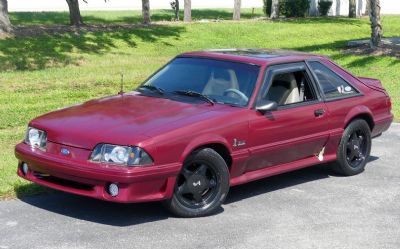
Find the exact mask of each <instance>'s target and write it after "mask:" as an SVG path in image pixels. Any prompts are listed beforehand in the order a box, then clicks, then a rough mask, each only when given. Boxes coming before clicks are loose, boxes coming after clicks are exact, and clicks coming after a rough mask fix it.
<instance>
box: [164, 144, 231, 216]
mask: <svg viewBox="0 0 400 249" xmlns="http://www.w3.org/2000/svg"><path fill="white" fill-rule="evenodd" d="M228 191H229V170H228V167H227V165H226V162H225V160H224V159H223V158H222V157H221V156H220V155H219V154H218V153H217V152H216V151H214V150H213V149H210V148H205V149H201V150H198V151H195V152H193V153H192V154H191V155H190V156H189V157H188V158H187V159H186V160H185V162H184V164H183V167H182V171H181V173H180V174H179V176H178V177H177V180H176V185H175V189H174V194H173V196H172V198H171V199H169V200H167V201H165V205H166V206H167V208H168V209H169V210H170V211H171V212H172V213H173V214H175V215H177V216H180V217H200V216H205V215H210V214H212V213H214V212H216V211H217V210H218V208H220V206H221V204H222V203H223V202H224V200H225V198H226V196H227V194H228Z"/></svg>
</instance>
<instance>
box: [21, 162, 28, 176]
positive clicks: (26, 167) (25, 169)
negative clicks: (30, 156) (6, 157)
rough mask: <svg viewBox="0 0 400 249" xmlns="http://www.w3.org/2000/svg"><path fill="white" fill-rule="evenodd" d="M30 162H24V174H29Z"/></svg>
mask: <svg viewBox="0 0 400 249" xmlns="http://www.w3.org/2000/svg"><path fill="white" fill-rule="evenodd" d="M28 170H29V167H28V164H27V163H22V173H24V175H26V174H28Z"/></svg>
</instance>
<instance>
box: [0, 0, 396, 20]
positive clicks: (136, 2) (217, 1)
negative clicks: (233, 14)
mask: <svg viewBox="0 0 400 249" xmlns="http://www.w3.org/2000/svg"><path fill="white" fill-rule="evenodd" d="M170 1H171V0H150V5H151V8H152V9H169V8H170V4H169V2H170ZM310 1H311V10H310V12H311V13H315V11H316V9H317V6H318V0H310ZM182 2H183V0H182ZM8 5H9V10H10V11H67V10H68V6H67V3H66V1H65V0H8ZM182 5H183V3H182ZM381 5H382V6H381V7H382V10H381V13H382V14H400V0H381ZM242 6H243V8H260V7H262V6H263V1H262V0H242ZM141 7H142V6H141V0H108V1H107V2H106V3H105V2H104V0H88V3H87V4H86V3H84V2H83V1H81V9H82V10H140V9H141ZM192 8H194V9H197V8H233V0H192ZM365 8H366V0H357V11H358V12H359V13H360V14H361V13H364V12H365ZM348 11H349V0H333V5H332V8H331V10H330V12H329V15H332V16H337V15H342V16H347V15H348Z"/></svg>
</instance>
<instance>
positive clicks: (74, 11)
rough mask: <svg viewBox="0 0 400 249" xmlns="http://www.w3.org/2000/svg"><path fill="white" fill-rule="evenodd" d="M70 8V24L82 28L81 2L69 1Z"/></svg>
mask: <svg viewBox="0 0 400 249" xmlns="http://www.w3.org/2000/svg"><path fill="white" fill-rule="evenodd" d="M67 4H68V8H69V23H70V25H72V26H77V27H79V26H81V25H82V24H83V20H82V16H81V11H80V9H79V0H67Z"/></svg>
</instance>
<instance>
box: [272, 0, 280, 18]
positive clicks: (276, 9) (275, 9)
mask: <svg viewBox="0 0 400 249" xmlns="http://www.w3.org/2000/svg"><path fill="white" fill-rule="evenodd" d="M278 17H279V0H272V4H271V19H275V18H278Z"/></svg>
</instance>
